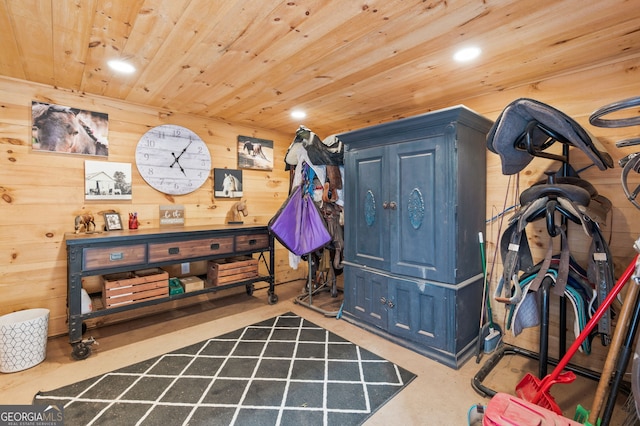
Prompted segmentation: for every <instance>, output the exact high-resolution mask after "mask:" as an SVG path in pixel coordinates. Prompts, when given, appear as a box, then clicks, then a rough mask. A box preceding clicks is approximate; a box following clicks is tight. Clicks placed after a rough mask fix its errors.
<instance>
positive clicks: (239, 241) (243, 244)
mask: <svg viewBox="0 0 640 426" xmlns="http://www.w3.org/2000/svg"><path fill="white" fill-rule="evenodd" d="M268 247H269V234H250V235H237V236H236V251H250V250H256V249H263V248H268Z"/></svg>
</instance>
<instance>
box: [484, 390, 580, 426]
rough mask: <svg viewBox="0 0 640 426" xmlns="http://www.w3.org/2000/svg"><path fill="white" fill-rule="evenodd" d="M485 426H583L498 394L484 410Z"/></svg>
mask: <svg viewBox="0 0 640 426" xmlns="http://www.w3.org/2000/svg"><path fill="white" fill-rule="evenodd" d="M482 425H483V426H582V423H578V422H575V421H573V420H570V419H567V418H566V417H562V416H561V415H559V414H556V413H554V412H553V411H551V410H547V409H546V408H544V407H540V406H539V405H537V404H533V403H531V402H529V401H525V400H524V399H520V398H518V397H517V396H513V395H509V394H506V393H500V392H499V393H497V394H495V396H494V397H493V398H491V400H490V401H489V404H487V407H486V408H485V410H484V418H483V419H482Z"/></svg>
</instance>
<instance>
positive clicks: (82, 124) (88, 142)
mask: <svg viewBox="0 0 640 426" xmlns="http://www.w3.org/2000/svg"><path fill="white" fill-rule="evenodd" d="M108 133H109V116H108V115H107V114H104V113H101V112H93V111H85V110H82V109H79V108H72V107H68V106H63V105H56V104H48V103H44V102H36V101H32V102H31V141H32V143H31V147H32V149H33V150H34V151H41V152H57V153H66V154H78V155H92V156H97V157H108V156H109V140H108V139H107V136H108Z"/></svg>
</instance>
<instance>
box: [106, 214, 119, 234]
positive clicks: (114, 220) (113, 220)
mask: <svg viewBox="0 0 640 426" xmlns="http://www.w3.org/2000/svg"><path fill="white" fill-rule="evenodd" d="M104 229H105V231H120V230H122V220H121V219H120V214H119V213H105V214H104Z"/></svg>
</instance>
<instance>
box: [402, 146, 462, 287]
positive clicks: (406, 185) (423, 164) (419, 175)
mask: <svg viewBox="0 0 640 426" xmlns="http://www.w3.org/2000/svg"><path fill="white" fill-rule="evenodd" d="M444 141H445V138H444V136H442V135H438V136H434V137H429V138H425V139H421V140H416V141H412V142H406V143H402V144H398V145H397V146H395V147H394V148H395V149H394V150H392V152H391V154H390V155H389V158H390V160H391V161H392V162H393V165H392V167H391V170H392V172H391V174H390V176H391V182H395V184H394V185H393V187H392V191H391V193H392V194H393V195H394V196H395V197H396V199H397V202H396V204H397V207H396V210H395V211H390V213H391V220H390V231H391V238H390V250H391V251H390V260H391V262H390V269H391V271H392V272H395V273H399V274H403V275H408V276H413V277H419V278H425V279H431V280H436V281H445V279H446V278H447V277H450V276H451V275H452V273H451V269H452V266H451V265H452V259H451V258H452V257H453V255H452V252H451V249H450V247H451V244H452V240H453V238H454V235H455V234H453V235H452V231H451V230H452V229H453V223H454V221H455V218H454V217H452V215H451V212H452V209H451V207H450V203H451V201H450V199H449V198H450V197H448V196H447V194H449V193H451V183H450V181H451V178H450V177H449V176H447V158H446V157H447V155H446V152H447V151H446V150H447V147H446V146H445V145H444Z"/></svg>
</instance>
